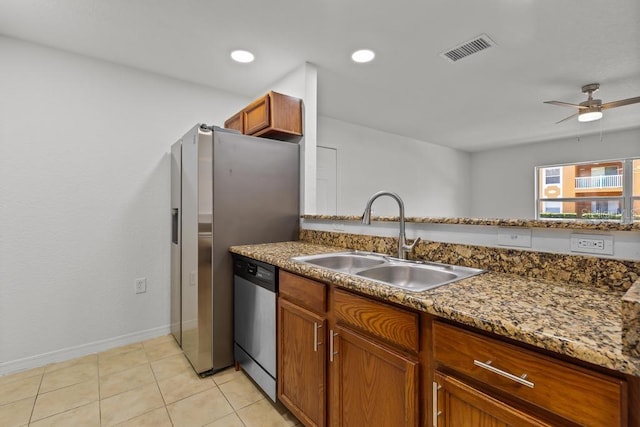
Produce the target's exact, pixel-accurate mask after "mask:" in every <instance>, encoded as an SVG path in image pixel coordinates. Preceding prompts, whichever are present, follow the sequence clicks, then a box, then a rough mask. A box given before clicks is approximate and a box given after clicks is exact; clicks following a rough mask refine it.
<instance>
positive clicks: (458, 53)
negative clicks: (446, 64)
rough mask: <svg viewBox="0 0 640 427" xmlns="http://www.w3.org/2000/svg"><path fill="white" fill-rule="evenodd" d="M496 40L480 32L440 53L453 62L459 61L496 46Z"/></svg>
mask: <svg viewBox="0 0 640 427" xmlns="http://www.w3.org/2000/svg"><path fill="white" fill-rule="evenodd" d="M495 45H496V44H495V42H494V41H493V40H491V39H490V38H489V36H487V35H486V34H480V35H479V36H478V37H476V38H474V39H472V40H469V41H467V42H464V43H462V44H460V45H458V46H456V47H454V48H453V49H450V50H448V51H446V52H442V53H441V54H440V56H441V57H443V58H445V59H448V60H449V61H451V62H456V61H459V60H460V59H462V58H466V57H467V56H469V55H473V54H474V53H478V52H481V51H483V50H485V49H488V48H490V47H491V46H495Z"/></svg>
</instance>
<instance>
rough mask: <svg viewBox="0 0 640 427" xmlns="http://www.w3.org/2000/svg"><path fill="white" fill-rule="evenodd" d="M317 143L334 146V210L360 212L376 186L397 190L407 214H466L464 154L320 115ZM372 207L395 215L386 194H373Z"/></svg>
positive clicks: (466, 165)
mask: <svg viewBox="0 0 640 427" xmlns="http://www.w3.org/2000/svg"><path fill="white" fill-rule="evenodd" d="M318 146H324V147H331V148H336V149H337V156H338V167H337V173H338V177H337V179H338V195H337V200H338V208H337V210H338V215H360V214H361V213H362V211H363V209H364V207H365V204H366V202H367V200H368V198H369V197H370V196H371V195H372V194H373V193H375V192H376V191H379V190H388V191H394V192H396V193H398V194H399V195H400V197H402V199H403V201H404V204H405V209H406V215H407V216H452V217H466V216H468V214H469V206H470V205H469V196H470V193H469V180H470V177H469V168H470V155H469V153H466V152H462V151H459V150H455V149H452V148H448V147H444V146H440V145H436V144H431V143H428V142H424V141H419V140H416V139H411V138H406V137H402V136H399V135H394V134H390V133H387V132H382V131H378V130H375V129H371V128H366V127H362V126H358V125H354V124H351V123H346V122H343V121H340V120H336V119H333V118H329V117H324V116H320V117H319V118H318ZM373 210H374V215H397V214H398V207H397V204H396V203H395V202H394V201H393V200H391V199H390V198H380V199H378V200H377V201H376V202H375V203H374V205H373ZM306 213H311V212H306Z"/></svg>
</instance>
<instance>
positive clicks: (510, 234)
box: [498, 227, 531, 248]
mask: <svg viewBox="0 0 640 427" xmlns="http://www.w3.org/2000/svg"><path fill="white" fill-rule="evenodd" d="M498 245H500V246H515V247H518V248H530V247H531V229H530V228H515V227H501V228H499V229H498Z"/></svg>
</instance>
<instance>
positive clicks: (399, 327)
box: [333, 290, 419, 352]
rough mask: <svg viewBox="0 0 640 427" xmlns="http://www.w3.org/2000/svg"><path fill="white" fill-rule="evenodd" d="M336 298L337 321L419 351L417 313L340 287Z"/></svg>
mask: <svg viewBox="0 0 640 427" xmlns="http://www.w3.org/2000/svg"><path fill="white" fill-rule="evenodd" d="M333 298H334V312H335V315H336V321H338V322H341V323H343V324H347V325H350V326H352V327H354V328H356V329H358V330H360V331H364V332H367V333H369V334H371V335H373V336H375V337H378V338H382V339H384V340H386V341H389V342H391V343H393V344H395V345H397V346H399V347H402V348H404V349H407V350H410V351H412V352H418V351H419V345H418V342H419V341H418V315H417V314H416V313H412V312H410V311H407V310H403V309H401V308H397V307H393V306H391V305H388V304H384V303H380V302H377V301H373V300H371V299H369V298H364V297H361V296H358V295H354V294H352V293H349V292H345V291H341V290H336V291H335V292H334V294H333Z"/></svg>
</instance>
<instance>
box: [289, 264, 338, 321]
mask: <svg viewBox="0 0 640 427" xmlns="http://www.w3.org/2000/svg"><path fill="white" fill-rule="evenodd" d="M279 279H280V284H279V292H280V296H281V297H283V298H286V299H289V300H291V301H294V302H296V303H297V304H298V305H301V306H303V307H306V308H308V309H310V310H312V311H314V312H316V313H324V312H325V311H326V310H327V290H326V285H325V284H324V283H320V282H316V281H315V280H311V279H307V278H304V277H300V276H297V275H295V274H292V273H288V272H286V271H282V270H280V276H279Z"/></svg>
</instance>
